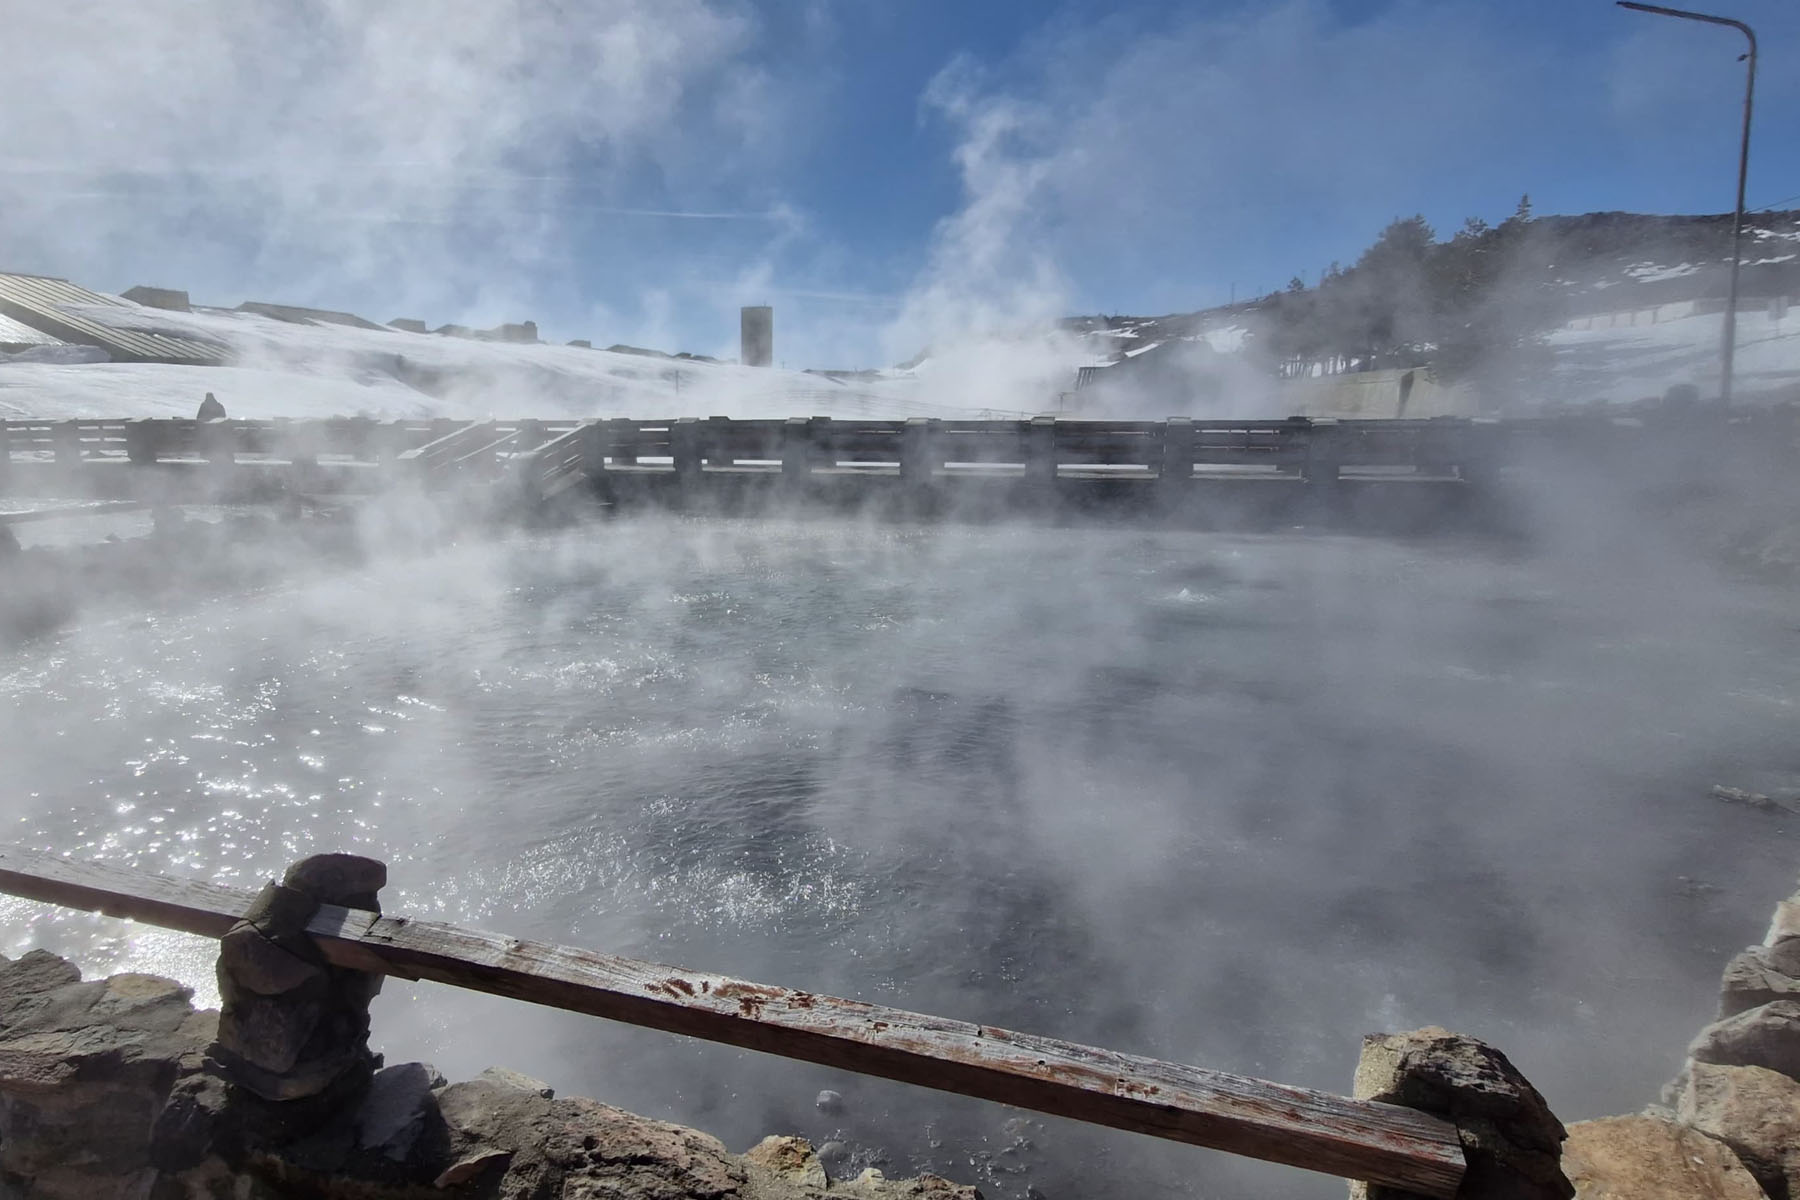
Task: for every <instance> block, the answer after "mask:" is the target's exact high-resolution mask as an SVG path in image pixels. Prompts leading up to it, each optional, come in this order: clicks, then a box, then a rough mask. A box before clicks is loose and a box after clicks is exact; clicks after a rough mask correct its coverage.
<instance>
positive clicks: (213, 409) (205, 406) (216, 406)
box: [194, 392, 225, 421]
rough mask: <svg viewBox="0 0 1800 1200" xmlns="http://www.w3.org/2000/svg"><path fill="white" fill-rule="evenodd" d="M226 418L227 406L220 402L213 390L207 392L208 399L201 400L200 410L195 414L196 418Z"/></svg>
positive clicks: (198, 419) (220, 419)
mask: <svg viewBox="0 0 1800 1200" xmlns="http://www.w3.org/2000/svg"><path fill="white" fill-rule="evenodd" d="M224 419H225V406H224V405H223V404H220V403H219V401H218V398H217V397H216V396H214V395H213V394H212V393H211V392H208V393H206V399H204V400H202V401H201V402H200V411H199V413H197V414H196V415H195V417H194V420H196V421H223V420H224Z"/></svg>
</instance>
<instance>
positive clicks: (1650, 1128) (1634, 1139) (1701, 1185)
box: [1562, 1117, 1765, 1200]
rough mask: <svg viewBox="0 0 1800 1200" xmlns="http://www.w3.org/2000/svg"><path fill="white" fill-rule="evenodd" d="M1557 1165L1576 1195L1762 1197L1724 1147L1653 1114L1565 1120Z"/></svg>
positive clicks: (1624, 1199) (1691, 1199)
mask: <svg viewBox="0 0 1800 1200" xmlns="http://www.w3.org/2000/svg"><path fill="white" fill-rule="evenodd" d="M1562 1166H1563V1174H1565V1175H1567V1176H1568V1177H1569V1182H1570V1183H1572V1184H1574V1185H1575V1196H1576V1200H1650V1198H1651V1197H1655V1198H1656V1200H1765V1197H1764V1195H1763V1190H1762V1188H1761V1186H1760V1185H1758V1183H1757V1182H1756V1179H1755V1178H1754V1177H1753V1176H1752V1175H1751V1174H1750V1172H1749V1171H1747V1170H1745V1169H1744V1164H1743V1163H1741V1162H1739V1161H1738V1157H1737V1155H1736V1154H1734V1153H1732V1151H1731V1150H1730V1149H1729V1148H1728V1147H1726V1146H1725V1145H1724V1144H1722V1143H1720V1142H1716V1141H1714V1140H1713V1139H1712V1138H1710V1137H1707V1136H1706V1135H1705V1134H1703V1133H1701V1132H1699V1131H1698V1130H1695V1129H1690V1128H1688V1127H1687V1126H1685V1125H1678V1124H1676V1123H1674V1122H1672V1121H1665V1120H1661V1119H1658V1118H1655V1117H1604V1118H1602V1119H1600V1120H1598V1121H1580V1122H1577V1123H1576V1124H1574V1125H1571V1126H1569V1140H1568V1141H1567V1142H1565V1143H1564V1144H1563V1157H1562Z"/></svg>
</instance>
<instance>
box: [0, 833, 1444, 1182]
mask: <svg viewBox="0 0 1800 1200" xmlns="http://www.w3.org/2000/svg"><path fill="white" fill-rule="evenodd" d="M0 891H5V892H9V893H11V894H13V895H16V896H23V897H26V898H28V899H32V900H41V901H44V902H47V903H51V904H59V905H63V906H66V907H70V908H79V909H86V910H90V911H95V912H102V913H106V914H108V915H111V916H116V917H127V918H132V919H135V920H140V921H146V922H149V923H151V924H155V925H162V926H166V927H168V928H171V929H179V930H183V931H185V932H188V933H195V934H200V935H203V936H206V937H213V938H217V937H221V936H223V935H224V933H225V932H226V931H227V930H228V929H230V927H231V925H232V923H233V922H234V921H235V920H237V919H238V917H239V916H240V915H241V914H242V913H243V912H244V911H245V910H246V909H247V908H248V906H249V904H250V902H251V900H252V899H253V898H254V897H253V894H252V893H250V892H247V891H240V890H237V889H234V888H226V887H220V886H217V885H214V884H207V883H200V882H193V881H182V880H176V879H170V878H167V877H165V876H158V875H148V874H142V873H139V872H136V871H130V870H125V869H122V868H119V867H113V866H108V865H106V864H103V863H92V862H78V861H73V860H70V859H64V858H57V857H54V856H52V855H47V854H42V853H38V852H33V851H28V850H20V849H10V848H9V849H4V850H0ZM308 932H309V933H310V934H311V935H312V937H313V939H314V941H315V943H316V944H317V945H318V946H319V948H320V950H321V951H322V952H323V953H324V955H325V956H326V958H328V959H330V960H331V961H332V962H334V963H337V964H339V965H341V966H345V967H350V968H354V969H356V970H362V971H370V972H374V973H379V974H388V975H397V976H401V977H403V978H407V979H430V980H435V981H437V982H440V983H448V984H453V985H455V986H457V987H464V988H470V989H473V990H475V991H480V992H488V993H491V994H493V995H498V996H510V997H512V998H514V999H518V1000H527V1001H530V1002H532V1003H534V1004H544V1005H549V1006H551V1007H555V1008H564V1009H568V1010H570V1011H572V1012H580V1013H588V1014H591V1015H593V1016H598V1017H607V1018H610V1019H612V1020H616V1021H625V1022H628V1023H630V1024H633V1025H643V1026H646V1027H649V1028H652V1029H661V1030H665V1031H667V1032H670V1033H679V1034H686V1035H688V1036H690V1037H698V1038H705V1039H707V1040H709V1041H715V1042H724V1043H726V1044H728V1045H733V1046H742V1047H745V1048H747V1049H751V1050H760V1051H763V1052H765V1053H769V1054H777V1055H781V1056H783V1057H786V1058H796V1059H801V1060H804V1061H807V1062H814V1063H820V1064H823V1065H825V1066H829V1067H838V1068H842V1069H844V1070H850V1071H856V1072H860V1073H862V1074H866V1075H879V1076H882V1077H884V1078H888V1079H897V1080H900V1081H903V1082H906V1083H914V1084H920V1085H922V1086H925V1087H931V1088H937V1089H940V1090H943V1091H949V1092H956V1093H959V1094H962V1095H966V1096H975V1097H979V1098H981V1099H986V1100H995V1101H998V1102H1000V1103H1003V1104H1012V1105H1017V1106H1019V1107H1021V1108H1030V1109H1035V1110H1037V1111H1040V1112H1046V1113H1054V1114H1056V1115H1058V1116H1064V1117H1071V1118H1074V1119H1076V1120H1080V1121H1088V1122H1092V1123H1094V1124H1099V1125H1108V1126H1112V1127H1114V1128H1118V1129H1127V1130H1132V1131H1134V1132H1137V1133H1145V1134H1150V1135H1152V1136H1155V1137H1162V1138H1169V1139H1172V1140H1174V1141H1180V1142H1187V1143H1190V1144H1193V1145H1197V1146H1207V1147H1211V1148H1213V1149H1218V1150H1224V1151H1228V1152H1230V1153H1233V1154H1241V1155H1247V1156H1249V1157H1252V1158H1260V1159H1267V1160H1269V1161H1271V1162H1278V1163H1286V1164H1288V1165H1291V1166H1296V1167H1303V1168H1306V1169H1308V1170H1312V1171H1321V1172H1325V1173H1327V1174H1332V1175H1339V1176H1344V1177H1347V1178H1351V1179H1366V1180H1369V1181H1371V1182H1374V1183H1380V1184H1387V1185H1390V1186H1393V1187H1399V1188H1406V1189H1410V1190H1412V1191H1414V1192H1418V1193H1420V1194H1423V1195H1427V1196H1441V1197H1449V1196H1453V1195H1454V1194H1455V1193H1456V1189H1457V1186H1458V1184H1459V1182H1460V1181H1461V1178H1462V1174H1463V1169H1464V1162H1463V1155H1462V1149H1461V1144H1460V1142H1459V1140H1458V1137H1457V1133H1456V1129H1455V1128H1454V1127H1453V1126H1452V1125H1450V1124H1448V1123H1446V1122H1444V1121H1441V1120H1438V1119H1437V1118H1435V1117H1431V1116H1428V1115H1426V1114H1424V1113H1421V1112H1417V1111H1415V1110H1413V1109H1409V1108H1402V1107H1399V1106H1396V1105H1390V1104H1380V1103H1376V1102H1373V1101H1366V1100H1351V1099H1346V1098H1344V1097H1341V1096H1335V1095H1331V1094H1329V1093H1324V1092H1317V1091H1313V1090H1311V1089H1308V1088H1297V1087H1287V1086H1284V1085H1282V1084H1277V1083H1269V1082H1266V1081H1263V1080H1260V1079H1252V1078H1249V1077H1247V1076H1241V1075H1232V1074H1227V1073H1225V1072H1221V1071H1209V1070H1206V1069H1204V1068H1201V1067H1190V1066H1183V1065H1180V1064H1176V1063H1168V1062H1158V1061H1156V1060H1153V1059H1148V1058H1139V1057H1137V1056H1135V1055H1129V1054H1118V1053H1115V1052H1113V1051H1110V1050H1101V1049H1098V1048H1095V1047H1092V1046H1081V1045H1076V1044H1074V1043H1070V1042H1063V1041H1058V1040H1056V1039H1053V1038H1044V1037H1035V1036H1032V1035H1030V1034H1023V1033H1015V1032H1012V1031H1010V1030H1005V1029H998V1028H995V1027H993V1026H989V1025H973V1024H969V1023H967V1022H963V1021H951V1020H945V1019H943V1018H940V1017H930V1016H925V1015H922V1014H920V1013H912V1012H905V1011H902V1010H900V1009H894V1008H885V1007H881V1006H878V1005H872V1004H864V1003H861V1002H859V1001H854V1000H842V999H838V998H836V997H832V996H821V995H817V994H814V993H812V992H804V991H796V990H792V989H789V988H782V987H773V986H769V985H766V984H757V983H746V982H744V981H742V980H737V979H731V978H727V977H726V976H722V975H709V974H705V973H701V972H695V971H687V970H683V969H681V968H678V967H669V966H663V965H661V964H657V963H648V962H641V961H637V960H634V959H628V958H620V957H617V956H615V955H609V954H600V953H596V952H594V951H591V950H578V949H573V948H570V947H565V946H555V945H549V944H547V943H542V942H527V941H521V940H519V939H517V938H511V937H505V936H502V935H499V934H492V933H483V932H480V931H478V930H473V929H463V928H460V927H458V926H454V925H444V924H439V923H436V922H430V921H414V920H410V919H408V918H406V917H394V916H378V915H376V914H374V913H369V912H361V911H358V910H354V909H346V908H338V907H333V906H326V907H324V908H322V909H321V910H320V911H319V913H318V915H317V916H316V917H315V918H314V919H313V921H312V923H311V925H310V926H309V927H308Z"/></svg>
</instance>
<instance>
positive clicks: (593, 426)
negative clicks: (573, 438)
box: [580, 421, 606, 487]
mask: <svg viewBox="0 0 1800 1200" xmlns="http://www.w3.org/2000/svg"><path fill="white" fill-rule="evenodd" d="M580 442H581V473H582V474H583V475H585V476H587V481H588V484H589V485H590V486H592V487H599V486H601V485H602V484H604V483H605V482H606V426H605V425H602V424H601V423H600V422H599V421H583V422H582V423H581V437H580Z"/></svg>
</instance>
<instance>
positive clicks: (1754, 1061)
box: [1688, 1000, 1800, 1076]
mask: <svg viewBox="0 0 1800 1200" xmlns="http://www.w3.org/2000/svg"><path fill="white" fill-rule="evenodd" d="M1688 1053H1689V1054H1690V1055H1691V1056H1692V1057H1693V1058H1694V1060H1695V1061H1696V1062H1703V1063H1717V1064H1719V1065H1721V1066H1733V1067H1767V1068H1768V1069H1769V1070H1771V1071H1779V1072H1781V1073H1782V1074H1783V1075H1788V1076H1800V1000H1772V1001H1770V1002H1769V1003H1767V1004H1760V1005H1758V1006H1757V1007H1755V1008H1752V1009H1748V1010H1746V1011H1744V1012H1741V1013H1738V1014H1737V1015H1735V1016H1731V1017H1727V1018H1725V1019H1724V1020H1723V1021H1715V1022H1713V1023H1712V1024H1711V1025H1708V1026H1707V1027H1706V1028H1705V1029H1703V1030H1701V1031H1700V1034H1699V1036H1698V1037H1696V1038H1695V1039H1694V1041H1693V1044H1692V1045H1690V1046H1689V1047H1688Z"/></svg>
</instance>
